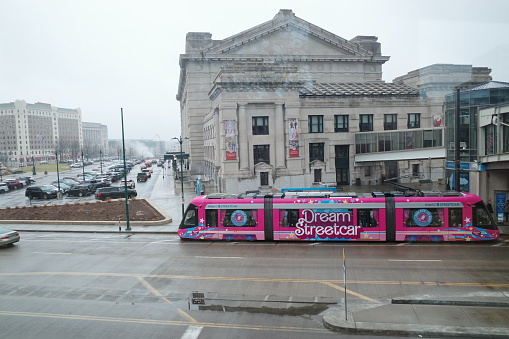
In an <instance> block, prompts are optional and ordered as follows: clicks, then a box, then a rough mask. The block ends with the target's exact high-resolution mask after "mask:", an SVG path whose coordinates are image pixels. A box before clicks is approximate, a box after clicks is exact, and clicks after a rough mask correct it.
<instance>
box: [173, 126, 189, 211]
mask: <svg viewBox="0 0 509 339" xmlns="http://www.w3.org/2000/svg"><path fill="white" fill-rule="evenodd" d="M172 139H175V140H177V141H178V142H179V144H180V190H181V192H182V218H184V204H185V199H184V170H183V163H184V157H183V155H182V142H184V139H182V136H180V137H179V138H172ZM186 139H189V138H187V137H186Z"/></svg>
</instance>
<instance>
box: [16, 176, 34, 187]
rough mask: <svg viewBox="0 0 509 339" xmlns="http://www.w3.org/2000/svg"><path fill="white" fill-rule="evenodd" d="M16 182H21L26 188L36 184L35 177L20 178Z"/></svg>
mask: <svg viewBox="0 0 509 339" xmlns="http://www.w3.org/2000/svg"><path fill="white" fill-rule="evenodd" d="M16 180H18V181H19V182H21V183H22V184H24V185H26V186H28V185H30V184H33V183H35V179H34V178H33V177H19V178H16Z"/></svg>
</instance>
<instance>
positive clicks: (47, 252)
mask: <svg viewBox="0 0 509 339" xmlns="http://www.w3.org/2000/svg"><path fill="white" fill-rule="evenodd" d="M32 254H57V255H61V254H72V253H58V252H54V253H52V252H32Z"/></svg>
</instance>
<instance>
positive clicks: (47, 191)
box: [25, 185, 58, 200]
mask: <svg viewBox="0 0 509 339" xmlns="http://www.w3.org/2000/svg"><path fill="white" fill-rule="evenodd" d="M57 194H58V188H56V187H55V186H53V185H42V186H30V187H27V189H26V190H25V197H27V198H28V199H30V200H32V199H33V198H39V199H50V198H56V197H57Z"/></svg>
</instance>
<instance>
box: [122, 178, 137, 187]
mask: <svg viewBox="0 0 509 339" xmlns="http://www.w3.org/2000/svg"><path fill="white" fill-rule="evenodd" d="M124 185H126V181H125V180H122V181H121V182H120V187H124ZM127 187H129V188H135V187H136V184H135V183H134V180H131V179H129V180H127Z"/></svg>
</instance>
